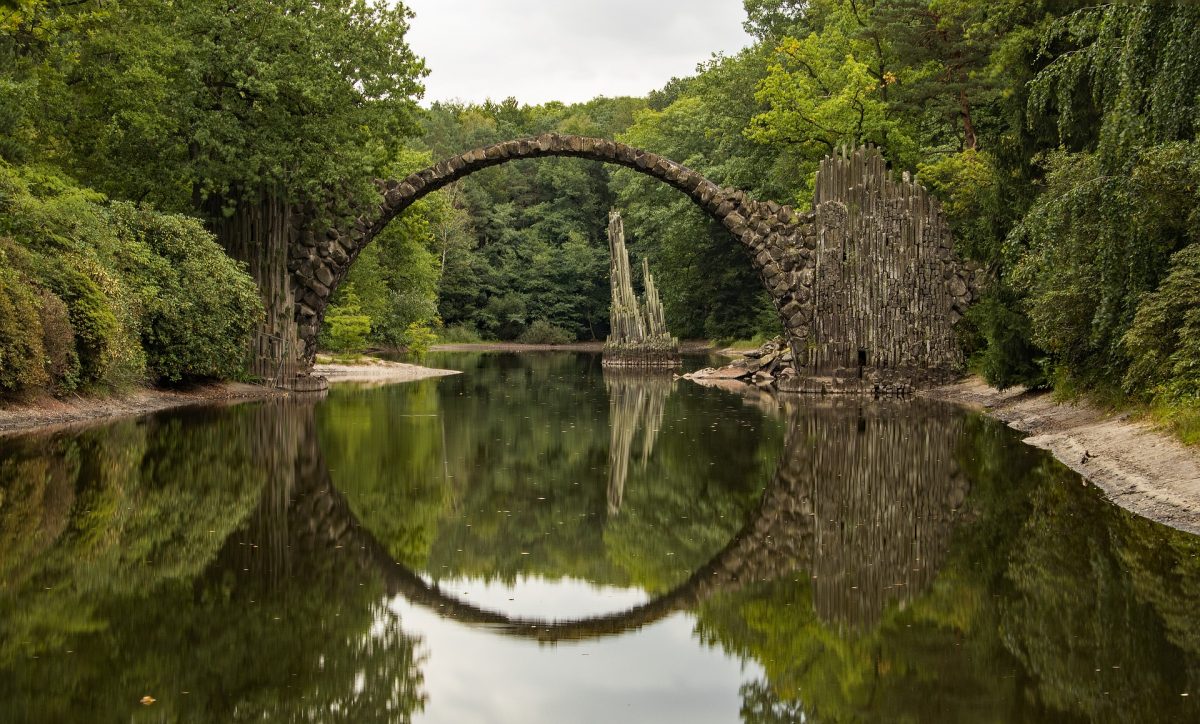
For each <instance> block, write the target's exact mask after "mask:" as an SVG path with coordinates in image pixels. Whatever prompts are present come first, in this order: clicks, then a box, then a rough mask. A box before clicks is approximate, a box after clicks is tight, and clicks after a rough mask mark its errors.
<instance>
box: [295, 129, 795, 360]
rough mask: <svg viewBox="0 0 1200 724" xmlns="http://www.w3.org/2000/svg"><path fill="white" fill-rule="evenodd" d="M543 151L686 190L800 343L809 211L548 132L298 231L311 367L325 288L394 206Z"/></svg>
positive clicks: (440, 169)
mask: <svg viewBox="0 0 1200 724" xmlns="http://www.w3.org/2000/svg"><path fill="white" fill-rule="evenodd" d="M546 156H566V157H575V158H584V159H589V160H592V161H600V162H604V163H610V164H616V165H619V166H625V167H627V168H631V169H633V170H635V171H638V172H641V173H644V174H646V175H648V176H651V177H653V178H656V179H658V180H660V181H662V182H663V183H665V184H667V185H669V186H672V187H674V188H676V189H679V190H680V191H681V192H683V193H684V194H686V195H687V196H688V198H690V199H691V200H692V201H693V202H694V203H695V204H696V205H697V206H699V207H700V208H701V209H702V210H703V211H704V212H705V213H707V214H708V215H709V216H711V217H712V218H714V219H716V220H717V221H719V222H721V224H723V225H724V226H725V228H727V229H728V230H729V232H730V233H731V234H732V235H733V237H734V238H735V239H736V240H737V241H738V242H740V243H741V244H742V245H743V246H744V247H745V248H746V249H747V250H748V251H749V253H750V257H751V261H752V263H753V265H754V268H755V269H756V270H757V271H758V273H759V276H760V277H761V278H762V281H763V284H764V285H765V286H766V288H767V289H768V290H769V291H770V293H771V299H772V301H773V302H774V304H775V307H776V309H778V310H779V313H780V316H781V318H782V320H783V323H784V326H785V327H786V329H787V330H788V333H789V335H790V336H791V338H792V339H793V340H795V341H796V342H797V343H798V345H799V346H800V347H803V341H804V339H805V337H806V331H807V328H808V324H809V322H810V321H811V320H812V316H813V310H812V307H811V305H810V304H808V302H810V301H811V299H812V291H811V289H812V271H811V270H812V266H813V263H812V260H813V249H814V248H815V245H816V244H815V228H814V225H813V221H814V218H815V215H814V214H813V213H803V212H797V211H796V210H795V209H792V208H791V207H789V206H785V205H781V204H778V203H775V202H773V201H771V202H761V201H755V200H754V199H752V198H750V197H749V196H748V195H747V194H746V193H745V192H742V191H737V190H735V189H732V188H723V187H720V186H717V185H716V184H714V183H713V182H711V181H709V180H708V179H706V178H704V177H703V176H701V175H700V174H699V173H697V172H695V171H693V170H691V169H689V168H687V167H686V166H683V165H681V164H678V163H676V162H674V161H671V160H669V159H667V158H664V157H663V156H660V155H658V154H655V153H650V152H648V151H643V150H640V149H637V148H633V147H631V146H627V145H625V144H623V143H618V142H615V141H608V140H602V139H598V138H584V137H580V136H570V135H560V134H554V133H551V134H546V135H542V136H537V137H535V138H524V139H520V140H515V141H507V142H504V143H498V144H495V145H492V146H487V147H485V148H479V149H475V150H472V151H467V152H466V153H462V154H459V155H457V156H453V157H451V158H449V159H446V160H444V161H442V162H440V163H438V164H435V165H433V166H430V167H429V168H427V169H424V170H422V171H418V172H417V173H414V174H412V175H410V176H408V177H407V178H404V179H402V180H388V181H377V183H376V185H377V187H378V189H379V192H380V195H381V198H380V200H379V204H378V207H377V208H375V209H373V210H371V211H370V212H368V213H366V214H363V215H362V216H360V217H359V218H358V219H357V220H355V221H354V222H353V223H352V224H350V225H348V226H346V227H343V228H330V229H328V230H326V231H325V232H324V233H323V234H317V233H313V232H311V231H310V232H307V233H303V234H301V235H300V238H299V240H298V241H297V242H296V243H294V244H293V246H292V248H291V249H290V251H289V259H288V270H289V272H290V273H291V291H292V294H293V297H294V303H295V319H296V324H297V334H298V337H299V351H300V353H301V361H302V363H303V366H304V367H305V368H311V366H312V363H313V360H314V358H315V354H316V340H317V334H318V332H319V330H320V326H321V323H322V321H323V320H324V315H325V310H326V307H327V306H328V304H329V299H330V296H331V295H332V294H333V292H334V291H335V290H336V289H337V287H338V285H339V284H341V282H342V280H343V279H344V278H345V276H346V273H347V272H348V271H349V269H350V267H351V265H352V264H353V263H354V261H355V259H356V258H357V257H358V255H359V254H360V253H361V252H362V250H363V249H364V248H365V247H366V246H367V244H369V243H370V242H371V241H372V240H373V239H374V238H375V237H376V236H377V235H378V234H379V233H380V232H381V231H382V230H383V229H384V228H385V227H386V226H387V225H388V223H390V222H391V221H392V220H393V219H394V218H396V216H397V215H399V214H400V213H402V212H403V211H404V210H405V209H407V208H408V207H409V206H410V205H412V204H413V202H415V201H417V200H419V199H421V198H422V197H423V196H426V195H428V194H430V193H432V192H434V191H437V190H438V189H440V188H443V187H444V186H446V185H448V184H450V183H453V182H454V181H457V180H459V179H461V178H464V177H466V176H468V175H470V174H472V173H475V172H476V171H479V170H481V169H484V168H487V167H489V166H495V165H497V164H501V163H505V162H508V161H514V160H517V159H525V158H542V157H546Z"/></svg>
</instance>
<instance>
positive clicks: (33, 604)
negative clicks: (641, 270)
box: [0, 362, 1200, 722]
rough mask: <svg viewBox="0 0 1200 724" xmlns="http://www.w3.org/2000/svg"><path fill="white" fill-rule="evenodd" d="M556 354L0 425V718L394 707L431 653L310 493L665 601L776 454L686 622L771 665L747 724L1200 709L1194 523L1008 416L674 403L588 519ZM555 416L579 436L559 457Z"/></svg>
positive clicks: (1142, 714) (601, 472)
mask: <svg viewBox="0 0 1200 724" xmlns="http://www.w3.org/2000/svg"><path fill="white" fill-rule="evenodd" d="M546 364H551V363H550V362H547V363H546ZM553 364H562V363H561V362H554V363H553ZM577 372H578V370H577V368H574V367H568V368H565V369H563V370H562V373H561V377H562V378H563V379H562V380H561V381H557V380H556V379H555V378H556V376H557V375H558V373H557V372H556V370H555V369H546V370H540V371H538V372H537V373H536V374H529V373H528V370H527V369H524V368H519V367H516V368H510V369H508V370H507V371H495V372H489V373H487V374H493V375H495V377H493V378H491V379H485V380H483V381H478V380H475V381H464V382H462V383H460V384H471V385H474V384H480V385H483V386H486V387H487V391H486V393H483V394H481V395H478V396H475V397H472V396H465V395H464V396H461V397H460V396H458V394H457V392H455V391H454V389H455V388H453V387H450V388H447V389H448V390H449V391H445V390H444V391H442V392H438V389H439V388H438V387H437V386H432V385H426V386H422V385H411V386H401V387H397V388H395V389H394V390H392V391H380V390H376V391H374V392H372V393H370V394H365V393H364V394H363V395H362V396H361V397H358V396H355V395H353V394H349V395H346V396H345V397H342V398H340V399H338V400H336V401H335V402H336V404H331V405H326V406H322V408H321V409H320V411H319V412H318V413H317V414H316V418H319V419H315V418H314V412H313V410H312V409H311V408H304V407H295V406H273V405H259V406H246V407H240V408H235V409H231V410H225V411H221V412H214V413H208V412H199V411H193V412H188V413H185V414H180V415H168V416H163V417H157V418H152V419H150V420H145V421H131V422H122V423H118V424H115V425H112V426H108V427H105V428H96V429H93V430H90V431H85V432H83V433H79V434H75V435H67V434H62V435H52V436H39V437H34V438H24V439H16V440H5V441H3V443H0V706H2V707H3V711H4V715H5V716H4V719H5V721H10V720H11V721H17V722H21V721H43V720H51V721H55V720H57V721H109V720H118V719H128V718H129V716H130V714H131V712H132V711H134V710H137V709H138V708H139V705H138V704H137V699H138V698H140V697H141V696H142V695H144V694H151V695H154V696H155V697H156V698H158V700H159V703H158V704H156V705H155V706H156V709H155V712H156V713H158V714H161V715H162V718H164V719H168V720H180V721H227V720H236V719H267V720H286V721H293V720H294V721H338V720H344V721H373V720H381V721H392V720H405V719H406V718H407V717H409V716H410V715H411V713H412V712H414V711H416V710H418V709H419V708H420V707H421V706H422V695H421V674H420V668H421V660H422V659H421V646H420V643H419V641H418V640H416V639H415V638H414V637H413V636H412V634H411V633H407V632H405V631H404V630H403V629H402V627H401V625H400V623H401V622H400V621H399V620H398V619H397V618H396V617H395V616H394V615H393V614H392V613H391V612H390V611H388V610H387V609H386V608H385V607H384V606H383V605H382V600H383V593H384V589H383V585H382V583H381V581H380V580H379V579H378V577H376V576H374V575H372V574H371V573H370V570H369V569H368V568H364V567H363V566H362V565H361V564H360V562H359V561H358V560H356V559H354V558H353V557H352V556H350V555H349V552H348V551H346V550H344V549H337V548H336V545H333V546H331V545H330V541H336V540H338V531H337V530H332V531H331V530H328V529H325V530H317V529H315V528H314V526H315V525H320V524H321V521H324V522H325V523H326V524H328V523H329V521H330V520H334V519H332V518H330V517H328V516H325V517H322V516H321V515H320V514H319V513H320V511H321V510H322V509H323V506H325V505H326V504H327V503H328V501H329V499H330V497H329V496H328V495H324V494H322V492H321V490H322V486H325V487H326V488H329V489H332V485H333V484H334V483H336V484H337V485H338V487H342V486H345V488H346V489H345V490H344V491H343V492H344V493H345V497H346V499H347V500H348V501H349V504H350V505H351V506H352V507H353V508H354V511H355V513H356V514H357V515H358V517H359V518H360V519H361V520H362V521H363V522H364V523H365V524H366V526H367V527H368V528H370V529H371V531H372V533H374V534H375V535H376V536H377V537H378V538H379V539H380V540H381V541H382V542H383V543H384V544H385V545H386V546H387V548H388V551H389V553H390V554H392V555H394V556H396V557H397V558H400V559H401V560H406V561H407V562H411V565H414V566H415V567H418V568H421V569H424V570H443V569H441V566H443V565H445V566H447V568H446V569H444V570H447V571H450V572H451V573H450V574H449V575H469V576H481V577H486V576H489V575H490V576H495V577H497V578H507V577H509V576H515V575H517V574H521V573H535V574H539V575H546V576H548V577H555V576H559V575H571V576H577V577H582V578H587V579H588V580H594V581H597V582H618V583H621V584H625V585H640V586H642V587H644V588H645V589H646V590H648V591H651V592H661V591H664V590H668V589H669V588H671V587H672V586H674V585H677V584H678V583H679V581H680V580H682V579H684V578H686V577H687V576H688V575H690V574H691V573H692V572H693V571H694V570H695V569H696V568H697V567H698V566H699V565H700V564H701V563H703V562H704V561H706V560H708V559H709V558H711V557H712V556H713V554H714V552H716V551H717V550H719V549H720V548H721V546H723V545H726V544H727V543H728V542H729V541H730V538H731V537H733V535H734V532H736V530H737V529H738V526H741V525H742V524H743V523H744V522H745V521H746V520H747V518H748V516H749V515H750V512H751V511H753V510H754V508H755V506H756V505H757V504H758V494H759V489H758V487H756V485H755V484H752V483H750V482H747V479H748V478H750V477H751V475H747V474H746V470H753V471H754V472H753V473H752V475H753V476H757V478H756V481H755V482H756V483H757V484H761V481H763V480H765V479H766V478H767V477H768V474H767V473H766V472H764V471H769V470H771V469H775V468H776V464H777V463H778V466H779V469H781V470H783V471H784V472H785V474H786V476H787V480H788V483H787V485H786V486H784V487H783V488H781V489H779V490H775V492H774V493H771V492H770V491H769V494H779V495H780V496H781V497H779V498H778V499H776V500H775V502H776V503H778V504H779V505H776V506H775V507H776V508H783V507H786V508H787V509H788V511H789V512H788V516H789V517H787V518H786V521H785V523H786V524H785V525H782V526H778V527H773V528H768V529H766V530H765V532H766V533H770V534H771V535H772V536H775V535H776V534H778V535H779V536H780V537H781V538H786V540H780V541H776V542H775V543H773V544H772V545H773V546H774V547H769V548H767V549H765V550H767V552H768V553H770V555H769V556H766V557H765V558H764V561H766V563H767V564H771V563H772V562H773V565H774V566H775V567H774V568H772V567H771V566H770V565H767V564H764V565H763V566H762V567H760V568H756V569H755V572H756V573H757V574H758V575H755V576H752V578H753V580H742V581H739V585H738V586H737V587H732V586H731V587H730V588H729V589H728V590H726V591H716V592H714V595H713V596H712V597H710V598H708V599H707V601H706V602H705V603H703V604H701V605H700V606H699V608H698V610H697V616H698V623H697V635H698V636H699V638H700V639H701V641H702V642H705V643H708V644H713V645H719V646H720V647H722V648H723V649H724V650H726V651H728V652H730V653H731V654H734V655H738V656H742V657H745V658H747V659H752V660H754V661H757V662H758V663H759V664H760V665H761V667H762V670H763V672H764V675H763V677H762V678H761V679H760V680H758V681H753V682H749V683H748V684H746V685H745V686H744V687H743V691H742V695H743V712H742V713H743V718H744V719H745V720H746V721H754V722H787V721H801V720H804V721H847V720H851V721H963V720H967V721H1056V722H1057V721H1134V722H1155V721H1195V720H1197V719H1198V716H1197V715H1198V713H1200V712H1197V709H1196V698H1197V696H1200V693H1198V688H1197V687H1198V685H1200V634H1198V633H1197V631H1198V629H1197V628H1196V626H1195V612H1196V611H1197V610H1200V607H1198V604H1200V539H1197V538H1196V537H1194V536H1189V535H1186V534H1182V533H1176V532H1173V531H1170V530H1166V529H1164V528H1162V527H1160V526H1155V525H1153V524H1150V523H1148V522H1147V521H1145V520H1142V519H1139V518H1136V517H1135V516H1132V515H1129V514H1127V513H1125V512H1124V511H1121V510H1120V509H1116V508H1114V507H1113V506H1112V505H1110V504H1108V503H1106V502H1104V501H1103V500H1102V499H1101V498H1099V496H1097V495H1095V494H1094V493H1093V491H1091V490H1089V489H1086V488H1084V487H1083V486H1081V485H1080V484H1079V480H1078V478H1077V477H1075V476H1074V475H1073V474H1071V473H1070V472H1069V471H1066V470H1065V469H1064V468H1062V467H1061V466H1059V465H1057V464H1055V463H1053V462H1052V461H1049V460H1048V459H1046V458H1045V457H1044V456H1041V455H1037V454H1031V452H1030V451H1029V449H1028V448H1026V447H1025V446H1023V445H1021V444H1020V443H1019V442H1018V441H1017V440H1016V439H1015V438H1014V436H1012V435H1011V434H1010V433H1009V432H1008V431H1007V430H1005V429H1004V428H1003V427H1002V426H1000V425H998V424H995V423H991V422H988V421H986V420H983V419H980V418H978V417H974V416H964V415H962V414H961V413H959V412H957V411H953V410H949V409H947V408H942V407H936V406H924V405H921V404H908V403H895V404H892V405H875V404H866V405H859V404H857V403H851V404H847V403H840V404H837V405H814V404H811V403H809V402H806V403H805V404H803V405H799V406H793V407H791V408H789V409H788V410H787V411H786V417H785V419H789V420H790V422H789V425H790V438H789V439H790V440H791V441H792V442H791V444H790V446H789V448H788V449H789V452H788V454H787V455H785V456H784V459H783V460H782V461H778V460H777V458H778V449H779V445H780V443H781V441H780V440H779V438H778V436H776V437H775V438H772V437H771V435H774V434H775V433H774V432H772V431H771V430H770V429H766V428H755V427H753V426H754V425H760V424H763V423H762V422H761V416H760V415H758V414H757V413H754V414H751V415H742V413H741V412H739V411H738V410H737V409H736V403H735V404H734V405H732V406H729V407H723V405H725V404H726V403H725V402H722V401H721V400H722V399H723V398H717V397H709V396H706V395H707V394H708V393H705V394H703V395H691V394H690V393H689V394H683V395H672V396H671V397H669V398H667V399H666V400H665V402H664V412H663V420H664V422H663V424H662V426H661V432H660V435H659V437H658V438H657V440H656V441H655V443H654V444H655V450H656V453H655V454H654V455H653V456H651V459H650V460H648V461H647V464H646V469H645V470H644V471H643V470H640V469H639V466H634V467H633V468H631V471H630V473H629V476H630V477H629V479H630V481H631V482H633V481H634V480H635V478H634V475H635V473H636V475H637V478H636V484H628V485H626V487H625V489H624V496H623V499H622V503H621V505H622V509H621V513H620V515H618V516H616V517H609V516H608V513H607V511H608V503H609V498H608V494H607V491H608V466H607V464H606V463H607V461H608V453H607V446H608V445H609V444H610V443H611V438H610V435H611V434H612V432H611V431H610V430H609V428H608V425H607V421H608V419H609V418H608V417H607V416H606V415H604V414H599V413H598V414H594V415H593V414H588V413H586V412H585V414H580V410H581V409H585V410H592V411H595V410H597V409H599V410H600V411H603V410H604V409H605V408H606V407H607V406H608V405H609V404H610V402H609V400H608V399H604V398H603V397H602V396H600V395H598V394H597V389H596V387H597V386H596V385H593V386H591V387H589V388H587V389H586V390H584V391H580V386H579V384H578V381H577V377H573V375H575V374H576V373H577ZM594 374H596V375H599V374H600V371H599V368H598V367H597V369H596V370H595V372H594ZM570 388H574V389H575V390H576V391H575V392H574V393H572V392H570V391H569V389H570ZM457 391H458V392H461V391H462V389H461V388H459V389H458V390H457ZM560 398H561V399H560ZM761 402H763V404H766V402H767V401H761ZM647 407H649V406H647ZM717 412H720V415H717V414H716V413H717ZM538 415H544V417H542V418H538ZM472 416H473V417H472ZM525 418H531V419H525ZM685 418H686V419H688V420H691V422H689V423H688V424H686V425H685V424H684V423H683V422H681V421H682V420H684V419H685ZM714 419H718V420H719V424H716V425H715V427H714V424H713V423H711V421H712V420H714ZM697 420H703V421H704V422H702V423H699V424H694V423H695V421H697ZM572 422H573V423H574V424H575V426H576V428H582V429H578V430H576V431H572V432H571V433H569V434H570V435H575V434H576V433H578V435H579V437H578V438H577V439H578V440H580V441H582V442H580V444H579V445H578V447H580V448H582V449H572V450H566V449H560V448H562V447H563V446H564V438H563V435H564V433H563V432H562V431H563V430H569V429H570V424H571V423H572ZM672 425H675V426H676V427H675V428H672ZM514 427H515V430H512V431H513V434H515V435H517V436H518V438H517V439H519V440H520V441H521V443H522V444H521V445H520V446H509V445H505V444H504V440H505V437H504V435H505V433H506V432H507V431H509V430H511V429H512V428H514ZM764 429H766V432H764V431H763V430H764ZM772 439H773V440H774V442H773V443H772V442H771V440H772ZM764 440H766V442H764ZM772 445H774V447H772ZM638 450H639V447H638V445H637V443H636V435H635V436H634V442H633V443H631V446H630V451H631V454H632V455H633V457H634V458H637V457H638V454H637V453H638ZM697 450H719V451H721V454H722V455H726V456H728V458H729V459H730V460H731V461H732V464H733V465H740V466H743V469H742V470H741V471H740V472H737V473H735V472H731V471H712V470H710V469H709V465H708V462H709V460H710V458H708V457H704V456H703V455H700V454H698V453H697V452H696V451H697ZM322 456H324V457H322ZM490 466H495V467H490ZM533 467H538V468H540V470H541V472H542V473H545V475H544V476H540V477H536V478H535V477H534V476H533V475H531V474H530V473H529V471H530V470H531V469H532V468H533ZM493 470H494V471H495V473H496V477H494V478H493V477H490V476H491V474H492V471H493ZM485 473H486V475H487V476H489V477H485ZM580 481H582V482H583V483H584V484H581V485H576V484H575V483H576V482H580ZM539 498H546V499H548V500H539ZM495 511H507V512H506V513H497V512H495ZM564 513H565V515H564ZM684 515H686V516H688V517H687V519H686V520H683V519H681V518H682V516H684ZM568 517H573V518H574V519H575V521H576V523H575V524H574V525H572V526H559V525H558V521H559V520H563V519H566V518H568ZM466 524H473V525H474V527H473V528H471V529H469V530H468V529H466V527H465V526H466ZM547 533H550V535H547ZM510 539H511V540H510ZM457 548H464V549H465V550H464V552H463V554H458V553H457V550H456V549H457ZM522 550H525V551H529V552H531V553H533V555H530V556H520V551H522ZM654 551H659V552H663V555H658V556H653V555H649V553H650V552H654ZM665 552H674V553H676V554H677V555H676V556H671V557H669V558H668V557H666V556H665ZM676 559H678V560H676ZM664 561H670V562H669V563H667V562H664ZM913 569H916V570H913ZM814 576H815V578H814ZM897 583H903V584H904V585H902V586H897V585H896V584H897ZM68 651H70V652H71V653H69V654H68V653H67V652H68ZM35 657H36V658H35ZM1116 667H1119V668H1116ZM184 691H187V692H189V693H188V694H182V693H181V692H184ZM1184 692H1190V693H1191V696H1190V697H1182V696H1180V694H1181V693H1184Z"/></svg>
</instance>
